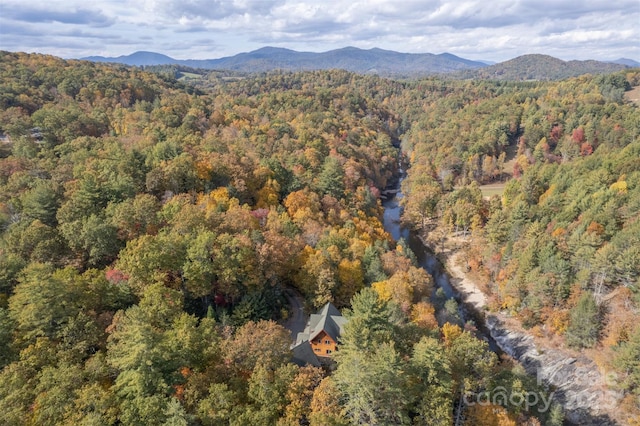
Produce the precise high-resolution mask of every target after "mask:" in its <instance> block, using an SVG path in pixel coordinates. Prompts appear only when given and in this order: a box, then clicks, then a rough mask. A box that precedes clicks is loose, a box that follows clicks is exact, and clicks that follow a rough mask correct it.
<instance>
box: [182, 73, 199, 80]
mask: <svg viewBox="0 0 640 426" xmlns="http://www.w3.org/2000/svg"><path fill="white" fill-rule="evenodd" d="M201 78H202V76H201V75H200V74H194V73H191V72H181V73H180V78H179V79H178V81H182V80H198V79H201Z"/></svg>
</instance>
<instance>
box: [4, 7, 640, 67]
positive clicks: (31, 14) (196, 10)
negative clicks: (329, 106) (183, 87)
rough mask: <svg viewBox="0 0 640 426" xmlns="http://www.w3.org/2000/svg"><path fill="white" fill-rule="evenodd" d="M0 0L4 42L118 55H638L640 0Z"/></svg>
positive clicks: (500, 57) (580, 56) (478, 56)
mask: <svg viewBox="0 0 640 426" xmlns="http://www.w3.org/2000/svg"><path fill="white" fill-rule="evenodd" d="M0 2H1V3H0V8H1V9H2V10H0V26H1V28H0V33H1V35H2V36H3V37H2V38H0V44H1V45H2V46H0V47H3V46H6V45H8V44H9V42H7V41H5V38H6V37H5V34H19V32H20V27H22V31H23V32H25V33H26V32H35V33H36V34H37V33H40V34H41V35H42V37H43V38H44V39H46V38H47V37H58V38H63V39H64V40H66V41H68V42H70V41H71V40H72V39H73V38H77V39H79V40H80V41H79V43H80V44H82V40H81V39H83V38H84V39H86V40H103V41H104V43H105V45H104V46H103V47H102V49H104V50H107V51H109V50H110V51H112V55H114V56H117V55H119V54H127V53H131V52H132V51H134V50H155V51H159V52H162V53H167V54H171V55H173V56H180V57H183V58H184V57H189V56H190V57H191V58H200V59H202V58H212V57H219V56H224V55H230V54H235V53H238V52H240V51H248V50H253V49H255V48H259V47H262V46H264V45H277V46H281V47H287V48H292V49H298V50H313V51H325V50H330V49H334V48H339V47H344V46H347V45H354V46H358V47H363V48H370V47H380V48H384V49H393V50H398V51H404V52H431V53H441V52H451V53H454V54H456V55H460V56H463V57H468V58H471V59H493V60H503V59H510V58H512V57H514V56H517V55H519V54H524V53H548V54H553V55H555V56H558V57H561V58H562V59H574V58H575V59H587V58H589V57H595V58H596V59H597V58H615V57H619V56H628V57H629V56H630V57H635V58H638V57H640V46H638V40H639V39H640V28H639V26H638V25H637V23H638V22H640V2H638V0H618V1H616V2H612V1H611V0H585V1H582V2H574V1H570V0H493V1H492V2H491V3H490V4H488V3H487V2H486V0H458V1H453V0H400V1H399V0H324V1H322V2H318V1H317V0H138V1H137V2H135V4H134V2H133V1H132V0H94V1H93V2H91V3H89V2H87V1H86V0H66V1H65V8H64V9H62V8H60V7H55V6H53V5H52V2H51V1H50V0H29V1H28V4H27V1H25V0H0ZM98 28H99V30H96V29H98ZM73 29H75V31H76V32H75V33H73V32H72V30H73ZM91 29H93V30H91ZM116 36H118V37H119V38H118V37H116ZM142 36H146V37H147V38H149V40H146V41H142V40H141V37H142ZM37 38H38V37H37V36H36V35H29V36H28V37H27V39H28V40H26V41H25V44H22V45H21V46H26V45H27V44H26V43H27V42H29V40H33V42H34V43H45V44H46V40H44V39H43V40H38V41H35V39H37ZM204 39H207V40H215V45H213V46H209V45H208V43H204V44H202V43H200V42H199V40H204ZM126 40H130V44H129V46H128V49H127V50H125V48H126V46H127V45H126V44H121V42H123V41H126ZM53 43H54V42H51V44H52V45H53ZM91 48H94V46H93V44H92V46H91ZM67 50H68V49H67ZM51 52H52V53H55V50H54V48H53V47H52V48H51ZM88 54H93V52H82V53H81V54H80V55H83V56H87V55H88ZM216 54H217V56H216ZM185 55H189V56H185ZM596 55H597V56H596Z"/></svg>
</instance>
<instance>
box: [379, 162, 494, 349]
mask: <svg viewBox="0 0 640 426" xmlns="http://www.w3.org/2000/svg"><path fill="white" fill-rule="evenodd" d="M405 176H406V172H405V171H404V169H403V168H402V167H401V168H400V170H399V176H398V179H397V180H396V181H395V182H394V183H393V184H392V185H391V186H390V187H389V188H387V190H386V191H385V193H386V194H389V197H388V198H386V199H385V200H383V202H382V207H384V214H383V220H382V224H383V226H384V229H385V230H386V231H387V232H388V233H389V234H390V235H391V236H392V237H393V239H394V240H395V241H399V240H400V239H401V238H402V239H404V240H405V241H406V242H407V243H408V245H409V248H410V249H411V250H412V251H413V253H414V254H415V256H416V259H417V262H418V266H420V267H421V268H424V269H425V270H426V271H427V272H428V273H429V274H430V275H431V276H432V277H433V281H434V284H435V289H434V294H433V296H432V300H434V301H435V291H437V289H439V288H441V289H442V291H443V292H444V294H445V296H446V297H447V299H454V300H455V301H456V302H457V303H458V314H459V316H460V318H461V319H462V322H467V321H470V320H471V321H473V322H474V323H475V325H476V327H477V328H478V335H479V337H480V338H482V339H483V340H485V341H486V342H487V343H488V344H489V348H490V349H491V350H492V351H493V352H496V353H500V352H501V349H500V347H499V346H498V344H497V343H496V342H495V340H494V339H493V338H492V337H491V335H490V333H489V331H488V330H487V329H486V327H485V324H484V318H483V316H482V314H481V313H479V312H477V311H476V310H475V309H473V308H472V307H471V306H469V305H466V304H464V303H463V301H462V298H461V297H460V293H459V292H458V291H457V290H456V289H455V288H454V287H453V286H452V285H451V281H450V280H449V275H447V272H446V269H445V268H444V266H443V265H442V263H441V262H440V260H438V258H437V257H436V256H435V254H434V253H433V251H431V249H430V248H429V247H427V246H425V245H424V243H423V242H422V240H421V239H420V238H419V237H418V236H417V235H416V234H415V232H414V231H413V230H411V229H409V228H407V227H405V226H403V225H402V222H401V220H400V218H401V216H402V206H400V200H401V199H402V197H403V196H404V195H403V194H402V191H401V190H400V188H401V183H402V180H403V179H404V178H405ZM434 304H435V303H434Z"/></svg>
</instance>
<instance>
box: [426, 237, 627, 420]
mask: <svg viewBox="0 0 640 426" xmlns="http://www.w3.org/2000/svg"><path fill="white" fill-rule="evenodd" d="M419 238H420V240H421V241H422V242H423V244H424V245H425V246H426V247H429V248H430V249H431V251H432V252H433V253H434V254H435V255H436V257H437V258H438V259H439V260H440V262H441V263H442V264H443V265H444V267H445V269H446V272H447V273H448V274H449V275H450V278H451V279H450V282H451V285H452V286H453V287H454V288H455V289H456V290H457V291H458V293H459V294H460V298H461V300H462V302H463V303H465V304H466V305H467V306H470V307H472V308H473V309H474V310H475V312H476V313H477V314H478V315H481V316H482V318H481V319H480V320H481V321H483V323H484V326H485V327H486V329H487V330H488V331H489V333H490V334H491V337H492V338H493V339H494V340H495V342H496V343H497V344H498V346H499V347H500V349H501V350H502V351H503V352H504V353H505V354H507V355H509V356H510V357H511V358H513V359H514V360H516V361H518V362H519V363H520V364H521V365H522V366H523V367H524V368H525V370H526V371H527V372H528V373H529V374H530V375H532V376H535V377H536V378H537V379H538V381H540V382H541V383H546V384H547V385H548V386H549V388H550V390H551V391H552V392H553V398H554V400H555V401H556V402H558V403H560V404H561V405H562V407H563V408H564V410H565V415H566V418H567V420H568V421H569V422H570V423H571V424H576V425H594V426H595V425H598V426H605V425H618V424H628V423H627V422H626V419H621V418H620V417H619V415H620V413H619V412H618V410H617V407H618V406H619V404H620V401H621V399H622V397H623V396H624V395H623V394H622V392H619V391H616V390H615V387H614V386H613V385H612V383H611V377H610V376H611V374H610V372H606V371H601V370H600V369H599V367H598V366H597V365H596V363H595V362H594V361H593V360H592V359H590V358H588V357H587V356H585V355H584V353H581V352H578V351H573V350H570V349H568V348H564V347H559V345H558V343H557V342H554V341H553V340H552V339H550V338H548V336H535V335H534V334H533V333H531V332H530V331H528V330H525V329H524V328H523V327H522V325H521V323H520V321H518V320H517V319H516V318H514V317H512V316H510V315H507V314H506V313H503V312H490V311H489V309H488V308H489V307H488V296H487V295H486V294H485V293H483V291H482V286H481V285H480V283H478V282H477V281H476V279H474V277H473V274H471V273H469V272H467V271H466V270H465V269H466V268H465V267H464V262H463V261H462V259H463V256H464V245H465V243H466V241H465V240H464V239H461V238H447V239H445V241H444V242H442V241H440V242H438V244H434V242H433V241H431V240H430V239H429V238H428V236H427V235H424V234H422V235H420V237H419Z"/></svg>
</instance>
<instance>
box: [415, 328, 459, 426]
mask: <svg viewBox="0 0 640 426" xmlns="http://www.w3.org/2000/svg"><path fill="white" fill-rule="evenodd" d="M410 365H411V369H412V375H413V377H414V384H413V385H414V386H415V389H413V390H412V392H413V393H414V394H415V395H416V396H417V402H416V411H417V412H418V416H417V417H416V418H414V424H419V425H443V426H444V425H450V424H451V423H452V422H453V406H452V396H453V379H452V376H451V364H450V361H449V359H448V358H447V356H446V353H445V351H444V347H443V346H442V344H441V343H439V342H438V341H437V340H436V339H434V338H432V337H423V338H422V339H421V340H420V341H419V342H418V343H416V344H415V346H414V348H413V356H412V357H411V364H410Z"/></svg>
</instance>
